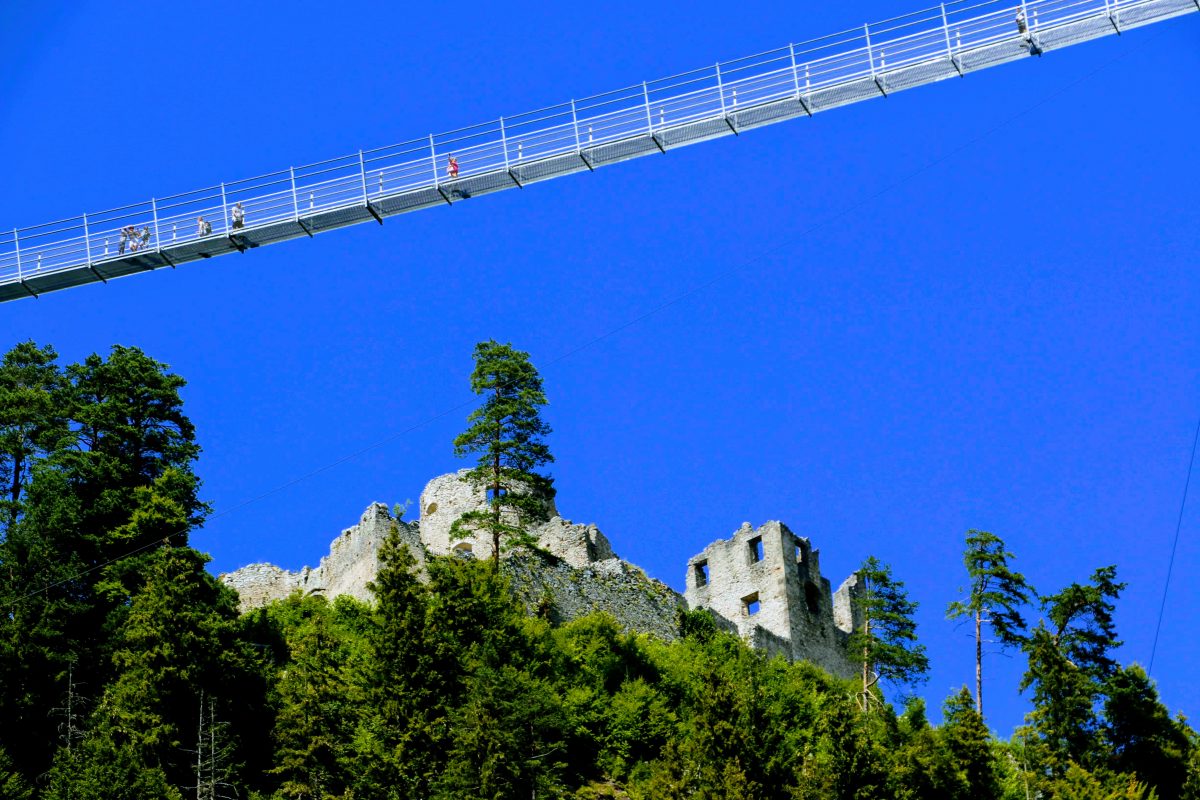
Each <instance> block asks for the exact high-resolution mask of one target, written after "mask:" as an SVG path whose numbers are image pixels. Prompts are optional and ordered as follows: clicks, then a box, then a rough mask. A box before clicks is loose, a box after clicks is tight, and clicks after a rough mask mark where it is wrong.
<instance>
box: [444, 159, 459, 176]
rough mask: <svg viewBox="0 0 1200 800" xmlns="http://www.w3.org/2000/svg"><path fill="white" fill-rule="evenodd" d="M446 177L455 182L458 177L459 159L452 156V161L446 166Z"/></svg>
mask: <svg viewBox="0 0 1200 800" xmlns="http://www.w3.org/2000/svg"><path fill="white" fill-rule="evenodd" d="M446 175H447V176H448V177H449V178H450V179H451V180H454V179H455V178H457V177H458V159H457V158H455V157H454V156H450V161H449V162H448V163H447V164H446Z"/></svg>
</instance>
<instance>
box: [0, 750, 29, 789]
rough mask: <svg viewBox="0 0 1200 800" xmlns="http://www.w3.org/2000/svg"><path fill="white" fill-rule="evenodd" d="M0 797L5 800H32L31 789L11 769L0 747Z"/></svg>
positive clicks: (17, 773)
mask: <svg viewBox="0 0 1200 800" xmlns="http://www.w3.org/2000/svg"><path fill="white" fill-rule="evenodd" d="M0 797H3V798H4V799H5V800H33V789H31V788H30V786H29V784H28V783H26V782H25V778H24V777H23V776H22V775H21V773H20V772H18V771H17V770H16V768H15V767H13V763H12V761H11V760H10V759H9V757H8V753H6V752H5V751H4V748H3V747H0Z"/></svg>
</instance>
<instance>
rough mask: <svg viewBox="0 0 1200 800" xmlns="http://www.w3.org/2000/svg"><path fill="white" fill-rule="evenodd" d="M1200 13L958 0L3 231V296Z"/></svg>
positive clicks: (137, 269) (574, 167) (1114, 4)
mask: <svg viewBox="0 0 1200 800" xmlns="http://www.w3.org/2000/svg"><path fill="white" fill-rule="evenodd" d="M1197 11H1200V0H1025V1H1024V2H1016V3H1014V0H1003V1H1001V0H983V1H982V2H971V0H959V1H958V2H949V3H945V4H942V5H939V6H936V7H934V8H931V9H926V10H924V11H919V12H915V13H912V14H907V15H905V16H902V17H896V18H894V19H890V20H886V21H884V22H880V23H874V24H869V25H864V26H863V27H862V28H860V29H853V30H849V31H843V32H841V33H837V34H832V35H829V36H824V37H821V38H819V39H813V40H810V41H807V42H802V43H794V44H790V45H788V46H787V47H784V48H780V49H778V50H772V51H769V52H766V53H760V54H757V55H753V56H748V57H745V58H741V59H737V60H735V61H730V62H725V63H718V64H716V65H714V66H712V67H707V68H704V69H700V70H694V71H692V72H687V73H683V74H680V75H675V76H672V77H669V78H663V79H660V80H656V81H652V82H651V81H648V82H645V83H642V84H638V85H635V86H630V87H626V88H624V89H618V90H616V91H612V92H607V93H605V94H601V95H596V96H594V97H589V98H586V99H583V100H572V101H571V102H569V103H564V104H560V105H557V106H551V107H548V108H543V109H540V110H537V111H531V112H527V113H524V114H520V115H517V116H514V117H507V118H501V119H498V120H494V121H491V122H486V123H483V124H480V125H475V126H472V127H468V128H463V129H459V130H456V131H450V132H447V133H442V134H430V135H429V136H427V137H423V138H421V139H414V140H411V141H408V142H403V143H401V144H396V145H391V146H388V147H383V148H378V149H375V150H363V151H359V152H358V153H354V154H352V155H348V156H343V157H341V158H335V159H330V160H327V161H322V162H318V163H315V164H308V165H305V166H299V167H291V168H288V169H286V170H281V171H278V172H273V173H269V174H266V175H260V176H258V177H255V178H248V179H244V180H239V181H234V182H230V183H222V184H219V185H217V186H212V187H208V188H205V189H199V190H196V191H192V192H186V193H183V194H178V195H174V196H171V197H163V198H154V199H151V200H149V201H147V202H142V203H136V204H133V205H129V206H125V207H122V208H116V209H110V210H108V211H102V212H98V213H89V214H84V215H82V216H79V217H73V218H69V219H65V220H59V221H57V222H52V223H47V224H43V225H36V226H33V227H29V228H21V229H15V230H13V231H11V232H7V233H3V234H0V302H3V301H8V300H14V299H18V298H21V297H36V296H39V295H41V294H43V293H46V292H52V291H57V290H60V289H66V288H69V287H73V286H79V285H81V284H87V283H94V282H98V281H103V282H107V281H109V280H112V279H114V278H119V277H123V276H127V275H132V274H137V273H141V272H145V271H149V270H155V269H160V268H162V267H174V266H177V265H180V264H185V263H187V262H190V261H195V260H198V259H204V258H212V257H214V256H219V255H225V254H227V253H233V252H245V251H247V250H251V249H253V248H257V247H262V246H263V245H268V244H274V243H276V242H282V241H286V240H289V239H295V238H304V237H311V236H313V235H315V234H317V233H323V232H325V231H330V230H335V229H337V228H341V227H345V226H347V225H355V224H358V223H362V222H377V223H379V224H382V223H383V220H384V219H386V218H387V217H390V216H394V215H396V214H404V213H407V212H410V211H418V210H420V209H424V208H429V207H431V206H440V205H452V204H454V203H458V202H462V201H465V200H468V199H473V198H477V197H481V196H483V195H485V194H489V193H491V192H497V191H501V190H503V189H512V188H518V187H524V186H527V185H529V184H531V183H536V182H538V181H543V180H548V179H550V178H556V177H559V176H562V175H570V174H572V173H576V172H584V171H591V170H595V169H597V168H599V167H603V166H607V165H609V164H615V163H618V162H621V161H626V160H628V159H632V158H637V157H639V156H646V155H652V154H660V153H665V152H667V151H668V150H671V149H673V148H676V147H682V146H684V145H689V144H696V143H698V142H703V141H707V140H709V139H714V138H717V137H720V136H734V135H737V134H740V133H742V132H743V131H747V130H752V129H754V128H757V127H760V126H763V125H771V124H774V123H778V122H783V121H785V120H789V119H793V118H796V117H807V116H812V115H813V114H816V113H819V112H822V111H829V110H831V109H834V108H838V107H839V106H844V105H847V104H850V103H857V102H860V101H863V100H869V99H872V98H876V97H884V96H887V95H890V94H892V93H893V92H898V91H902V90H904V89H910V88H913V87H915V86H921V85H924V84H928V83H934V82H936V81H940V80H944V79H946V78H953V77H959V76H962V75H965V74H966V73H968V72H973V71H975V70H979V69H984V68H986V67H992V66H997V65H1000V64H1005V63H1008V62H1011V61H1016V60H1019V59H1023V58H1030V57H1032V56H1038V55H1041V54H1043V53H1046V52H1049V51H1052V50H1058V49H1061V48H1064V47H1068V46H1071V45H1075V44H1079V43H1082V42H1086V41H1090V40H1092V39H1096V38H1099V37H1102V36H1109V35H1116V34H1119V33H1121V32H1123V31H1125V30H1129V29H1133V28H1137V27H1141V26H1143V25H1148V24H1151V23H1154V22H1159V21H1162V20H1166V19H1170V18H1172V17H1176V16H1180V15H1183V14H1188V13H1192V12H1197Z"/></svg>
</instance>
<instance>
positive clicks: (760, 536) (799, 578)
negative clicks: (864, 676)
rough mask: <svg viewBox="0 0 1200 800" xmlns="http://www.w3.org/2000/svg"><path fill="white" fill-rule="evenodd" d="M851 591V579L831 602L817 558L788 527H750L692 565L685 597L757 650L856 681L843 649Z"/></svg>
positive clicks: (850, 623) (716, 544) (709, 549)
mask: <svg viewBox="0 0 1200 800" xmlns="http://www.w3.org/2000/svg"><path fill="white" fill-rule="evenodd" d="M853 587H854V581H853V579H849V580H847V581H846V582H844V583H843V584H842V585H841V587H840V588H839V589H838V591H837V594H836V595H835V594H833V592H832V591H831V589H830V583H829V581H828V580H827V579H826V578H823V577H822V576H821V561H820V553H819V551H817V550H814V549H812V545H811V544H810V542H809V540H808V539H806V538H804V537H801V536H796V535H795V534H794V533H792V532H791V531H790V530H788V528H787V526H785V525H784V524H783V523H781V522H768V523H766V524H765V525H763V526H762V527H760V528H758V529H757V530H755V529H754V528H752V527H750V523H748V522H747V523H744V524H743V525H742V527H741V528H740V529H738V530H737V531H736V532H735V533H734V534H733V538H731V539H724V540H720V541H716V542H713V543H712V544H710V545H709V546H708V547H706V548H704V552H702V553H700V554H699V555H696V556H693V557H692V558H691V559H690V560H689V561H688V569H687V592H686V594H685V597H686V599H687V604H688V607H689V608H707V609H709V610H710V611H712V612H713V614H714V615H716V616H717V618H718V623H723V624H724V625H725V626H727V627H729V628H730V629H735V630H736V631H737V632H738V633H739V634H740V635H741V636H742V638H744V639H746V640H747V641H748V642H750V644H751V645H753V646H754V647H756V648H761V649H763V650H765V651H767V652H768V653H771V654H772V655H774V654H780V655H783V656H785V657H787V658H789V659H793V660H796V659H808V660H809V661H812V662H814V663H816V664H817V665H819V666H821V667H824V668H825V669H827V670H829V671H830V672H833V673H835V674H838V675H851V674H853V667H852V666H851V664H850V662H849V660H848V659H847V657H846V652H845V641H846V637H847V636H848V635H849V634H850V631H851V630H852V629H853V619H852V616H851V611H850V609H851V605H850V595H851V593H852V592H853Z"/></svg>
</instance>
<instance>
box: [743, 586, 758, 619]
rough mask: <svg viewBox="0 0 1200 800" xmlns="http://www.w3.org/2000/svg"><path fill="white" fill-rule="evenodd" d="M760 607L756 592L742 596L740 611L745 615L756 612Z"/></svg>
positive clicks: (750, 615)
mask: <svg viewBox="0 0 1200 800" xmlns="http://www.w3.org/2000/svg"><path fill="white" fill-rule="evenodd" d="M760 607H761V604H760V603H759V602H758V592H755V593H754V594H751V595H747V596H746V597H743V598H742V611H743V612H745V614H746V616H748V617H752V616H754V615H755V614H757V613H758V609H759V608H760Z"/></svg>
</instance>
